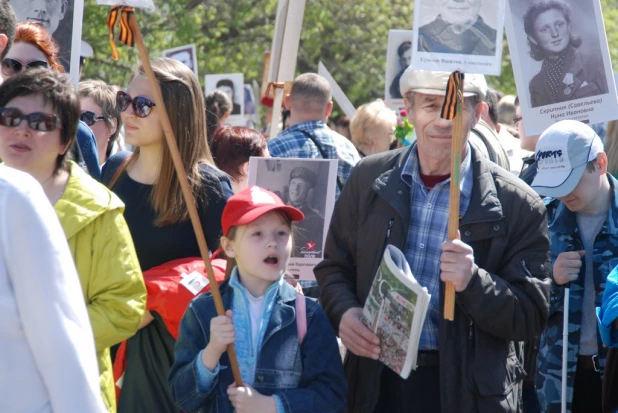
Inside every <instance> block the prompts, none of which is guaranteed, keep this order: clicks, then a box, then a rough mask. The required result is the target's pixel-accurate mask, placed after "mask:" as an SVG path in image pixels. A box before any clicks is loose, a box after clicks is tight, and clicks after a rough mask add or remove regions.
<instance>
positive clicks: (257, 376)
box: [168, 280, 347, 413]
mask: <svg viewBox="0 0 618 413" xmlns="http://www.w3.org/2000/svg"><path fill="white" fill-rule="evenodd" d="M235 283H236V281H234V280H229V281H226V282H224V283H222V284H221V285H220V287H219V288H220V291H221V296H222V298H223V303H224V306H225V308H232V310H233V312H234V316H233V321H234V324H235V327H236V340H237V342H236V350H237V355H238V356H239V364H240V369H241V375H242V376H243V380H246V382H247V384H251V383H252V385H253V387H254V388H255V389H256V390H257V391H258V392H260V393H261V394H263V395H268V396H276V397H275V398H276V399H277V402H278V403H277V404H278V406H279V409H282V410H280V412H281V413H282V412H290V413H291V412H294V413H296V412H298V413H304V412H307V413H309V412H324V413H329V412H343V411H344V407H345V395H346V392H347V384H346V380H345V376H344V373H343V366H342V364H341V357H340V356H339V351H338V347H337V341H336V338H335V334H334V332H333V330H332V328H331V327H330V324H329V323H328V321H327V319H326V316H325V315H324V313H323V312H322V310H321V309H320V308H319V306H318V305H317V304H315V303H314V302H312V301H311V300H308V299H307V300H306V304H307V335H306V336H305V339H304V341H303V344H302V346H300V345H299V342H298V335H297V331H296V321H295V307H294V304H295V303H294V301H295V298H296V291H295V290H294V289H293V288H292V287H290V286H289V285H288V284H287V283H286V282H281V283H276V284H275V287H276V288H274V289H273V291H274V295H273V297H272V298H271V297H268V295H269V294H270V290H269V291H268V292H267V298H266V300H267V301H266V303H265V305H266V306H267V307H266V308H265V315H266V313H267V312H268V311H269V310H268V306H271V307H272V309H271V310H270V316H269V317H266V316H265V318H264V321H263V323H262V328H261V332H262V334H261V337H262V338H261V339H260V345H259V352H258V353H257V355H256V357H255V359H254V360H251V358H250V357H251V352H250V351H249V353H247V350H251V335H250V322H249V317H248V314H247V313H246V306H244V307H243V306H242V303H243V301H244V297H243V295H242V292H241V290H240V289H239V288H238V286H237V285H236V286H235V285H234V284H235ZM271 288H272V287H271ZM239 297H240V298H239ZM268 300H270V301H268ZM239 305H240V307H239ZM238 308H241V310H240V311H239V310H238ZM237 313H241V314H240V317H239V316H237ZM213 317H216V309H215V305H214V300H213V298H212V296H211V295H210V294H203V295H201V296H198V297H197V298H195V299H194V300H193V301H192V302H191V304H190V305H189V308H188V309H187V312H186V313H185V315H184V317H183V320H182V322H181V325H180V332H179V337H178V341H177V343H176V347H175V351H174V355H175V361H174V365H173V366H172V369H171V371H170V374H169V377H168V382H169V385H170V388H171V391H172V395H173V397H174V400H175V401H176V403H177V405H178V407H179V408H181V409H182V410H183V411H186V412H195V411H200V412H209V413H210V412H212V413H214V412H217V413H232V412H233V411H234V409H233V407H232V405H231V403H230V401H229V399H228V396H227V388H228V386H229V385H230V384H232V383H233V381H234V378H233V375H232V371H231V368H230V367H229V366H230V362H229V359H228V356H227V353H224V354H223V355H222V356H221V359H220V360H219V365H218V366H217V368H216V369H215V371H214V372H209V371H208V370H207V369H205V370H206V376H204V371H203V370H201V369H198V367H197V363H198V362H200V360H199V359H198V357H199V354H200V352H201V351H202V350H203V349H204V348H205V347H206V345H207V344H208V340H209V336H210V320H211V319H212V318H213ZM251 364H253V366H251ZM252 367H253V368H252ZM217 370H218V371H217ZM252 370H253V372H252ZM208 373H210V374H208ZM208 376H210V377H208ZM200 377H202V378H205V377H207V380H208V379H212V382H211V383H210V385H208V383H201V382H200ZM204 384H206V386H204Z"/></svg>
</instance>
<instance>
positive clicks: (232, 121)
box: [204, 73, 245, 126]
mask: <svg viewBox="0 0 618 413" xmlns="http://www.w3.org/2000/svg"><path fill="white" fill-rule="evenodd" d="M204 84H205V85H206V86H205V88H204V89H205V90H204V94H206V95H207V94H209V93H210V92H212V91H213V90H215V89H219V90H220V91H222V92H223V93H225V94H227V95H228V97H229V98H230V100H231V101H232V114H231V115H230V117H229V118H227V119H228V120H227V122H226V124H228V125H233V126H245V82H244V75H243V74H242V73H224V74H218V75H206V76H205V77H204Z"/></svg>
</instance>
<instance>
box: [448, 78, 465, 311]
mask: <svg viewBox="0 0 618 413" xmlns="http://www.w3.org/2000/svg"><path fill="white" fill-rule="evenodd" d="M463 82H464V80H463V79H462V81H461V82H460V83H459V90H458V91H457V109H456V115H455V118H454V119H453V137H452V141H451V186H450V199H449V214H448V239H449V241H452V240H454V239H459V200H460V198H461V196H460V195H461V193H460V189H459V183H460V180H461V179H460V176H459V175H460V173H461V147H462V143H463V141H464V139H465V136H464V128H463V117H462V116H463V113H462V108H463V86H464V83H463ZM444 318H445V319H446V320H449V321H453V320H455V286H454V285H453V283H450V282H448V283H446V290H445V292H444Z"/></svg>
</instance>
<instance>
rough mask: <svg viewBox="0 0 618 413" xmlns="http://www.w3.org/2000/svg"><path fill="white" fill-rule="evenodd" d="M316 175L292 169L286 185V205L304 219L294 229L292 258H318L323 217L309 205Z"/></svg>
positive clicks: (322, 231) (301, 168) (303, 170)
mask: <svg viewBox="0 0 618 413" xmlns="http://www.w3.org/2000/svg"><path fill="white" fill-rule="evenodd" d="M316 183H317V174H316V173H315V172H313V171H312V170H311V169H309V168H306V167H304V166H298V167H296V168H294V169H292V172H291V173H290V181H289V183H288V197H287V198H288V202H287V203H288V205H291V206H293V207H295V208H298V209H300V210H301V211H302V213H303V214H304V215H305V219H304V220H303V221H300V222H298V223H296V225H295V227H294V250H293V251H292V257H306V258H314V257H319V256H320V254H321V253H322V247H323V245H322V244H323V242H322V238H323V237H324V217H322V216H321V215H320V214H319V213H318V212H317V211H316V210H314V209H313V208H311V206H310V204H309V198H310V191H311V190H312V189H313V188H315V186H316Z"/></svg>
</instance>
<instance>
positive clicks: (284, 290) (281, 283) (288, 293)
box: [229, 267, 296, 302]
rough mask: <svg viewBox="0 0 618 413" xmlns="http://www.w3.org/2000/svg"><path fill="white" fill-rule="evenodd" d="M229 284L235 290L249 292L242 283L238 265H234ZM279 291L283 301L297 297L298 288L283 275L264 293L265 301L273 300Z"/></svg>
mask: <svg viewBox="0 0 618 413" xmlns="http://www.w3.org/2000/svg"><path fill="white" fill-rule="evenodd" d="M229 285H230V286H231V287H233V288H234V289H235V290H238V291H240V292H241V293H242V294H243V296H244V295H245V292H248V291H247V289H246V288H245V287H244V286H243V285H242V284H241V283H240V278H239V277H238V267H234V269H233V270H232V274H231V275H230V282H229ZM277 293H279V295H280V296H281V299H282V300H283V301H290V300H293V299H294V298H295V297H296V290H294V289H293V288H292V287H291V286H290V285H289V284H288V283H287V282H286V281H285V280H284V279H283V276H282V277H281V278H279V280H278V281H275V282H274V283H273V284H272V285H271V286H270V287H268V289H267V290H266V292H265V293H264V302H270V301H272V299H273V295H276V294H277Z"/></svg>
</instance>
